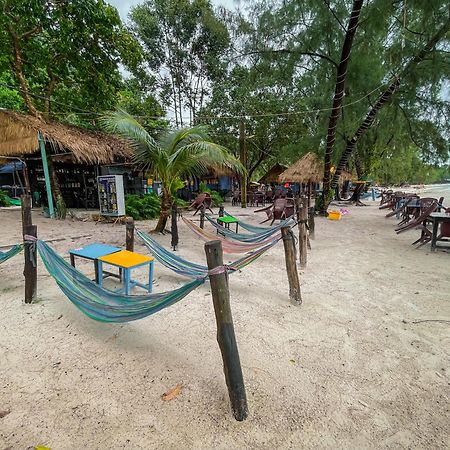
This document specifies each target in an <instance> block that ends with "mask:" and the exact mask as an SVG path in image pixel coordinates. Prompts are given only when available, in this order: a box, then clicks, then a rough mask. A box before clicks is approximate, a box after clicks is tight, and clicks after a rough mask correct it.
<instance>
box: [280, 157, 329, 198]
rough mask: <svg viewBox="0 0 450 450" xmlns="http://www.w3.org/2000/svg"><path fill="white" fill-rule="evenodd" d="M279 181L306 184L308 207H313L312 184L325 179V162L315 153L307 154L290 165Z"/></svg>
mask: <svg viewBox="0 0 450 450" xmlns="http://www.w3.org/2000/svg"><path fill="white" fill-rule="evenodd" d="M278 179H279V180H280V181H281V182H282V183H301V184H302V183H305V184H307V185H308V207H309V206H310V205H311V183H319V182H321V181H322V179H323V162H322V161H321V160H320V159H319V158H318V156H317V155H316V154H315V153H311V152H309V153H307V154H306V155H304V156H303V157H302V158H300V159H299V160H298V161H296V162H295V163H294V164H292V165H290V166H289V167H288V168H287V169H286V170H285V171H284V172H283V173H282V174H281V175H280V176H279V177H278Z"/></svg>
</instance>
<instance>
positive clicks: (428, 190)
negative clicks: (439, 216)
mask: <svg viewBox="0 0 450 450" xmlns="http://www.w3.org/2000/svg"><path fill="white" fill-rule="evenodd" d="M420 192H421V194H420V196H421V197H424V196H425V195H427V196H430V197H435V198H437V199H439V198H441V197H444V205H445V206H447V207H449V208H450V183H447V184H427V185H425V187H424V188H423V189H420Z"/></svg>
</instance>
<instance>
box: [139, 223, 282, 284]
mask: <svg viewBox="0 0 450 450" xmlns="http://www.w3.org/2000/svg"><path fill="white" fill-rule="evenodd" d="M137 235H138V236H139V237H140V238H141V239H142V241H143V242H144V244H145V246H146V247H147V248H148V249H149V251H150V253H151V254H152V255H153V256H154V257H155V258H156V259H157V260H158V261H159V262H160V263H161V264H162V265H164V266H166V267H167V268H168V269H170V270H173V271H174V272H176V273H178V274H179V275H184V276H186V277H189V278H205V277H206V276H207V275H208V267H206V266H203V265H201V264H196V263H193V262H191V261H187V260H186V259H183V258H181V257H180V256H178V255H175V254H174V253H172V252H170V251H169V250H167V249H165V248H164V247H163V246H162V245H161V244H159V243H158V242H157V241H155V240H154V239H153V238H152V237H150V236H149V235H148V234H147V233H144V232H143V231H141V230H137ZM277 242H278V240H274V241H273V242H271V243H269V244H267V245H265V246H264V247H261V248H259V249H257V250H255V251H253V252H250V253H249V254H248V255H246V256H244V257H243V258H240V259H238V260H237V261H234V262H233V263H231V264H229V265H228V271H229V272H230V273H233V272H235V271H237V270H240V269H242V268H244V267H245V266H247V265H248V264H250V263H251V262H253V261H255V260H256V259H258V258H259V257H260V256H261V255H262V254H263V253H265V252H266V251H267V250H269V249H270V248H272V247H273V246H274V245H275V244H276V243H277Z"/></svg>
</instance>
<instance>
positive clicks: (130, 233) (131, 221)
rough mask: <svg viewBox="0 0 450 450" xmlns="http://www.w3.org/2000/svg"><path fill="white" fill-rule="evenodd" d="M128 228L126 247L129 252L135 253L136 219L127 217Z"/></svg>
mask: <svg viewBox="0 0 450 450" xmlns="http://www.w3.org/2000/svg"><path fill="white" fill-rule="evenodd" d="M125 227H126V240H125V246H126V249H127V250H128V251H129V252H134V219H133V218H132V217H127V219H126V222H125Z"/></svg>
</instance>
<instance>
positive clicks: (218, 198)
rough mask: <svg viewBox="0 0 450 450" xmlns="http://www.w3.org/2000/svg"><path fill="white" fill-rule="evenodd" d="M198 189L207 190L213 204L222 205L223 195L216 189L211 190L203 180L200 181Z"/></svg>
mask: <svg viewBox="0 0 450 450" xmlns="http://www.w3.org/2000/svg"><path fill="white" fill-rule="evenodd" d="M199 191H200V192H207V193H208V194H210V195H211V199H212V203H213V206H217V207H218V206H221V205H223V197H222V196H221V195H220V194H219V193H218V192H217V191H213V190H212V189H210V188H209V187H208V186H206V183H204V182H203V181H202V182H201V183H200V186H199Z"/></svg>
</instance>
